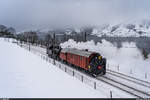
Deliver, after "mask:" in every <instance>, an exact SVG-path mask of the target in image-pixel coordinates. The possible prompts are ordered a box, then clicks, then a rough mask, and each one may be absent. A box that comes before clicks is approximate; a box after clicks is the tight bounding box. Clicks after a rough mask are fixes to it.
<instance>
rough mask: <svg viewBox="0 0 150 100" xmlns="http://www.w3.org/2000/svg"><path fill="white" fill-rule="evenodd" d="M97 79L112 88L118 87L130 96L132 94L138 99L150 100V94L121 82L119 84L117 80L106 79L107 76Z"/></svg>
mask: <svg viewBox="0 0 150 100" xmlns="http://www.w3.org/2000/svg"><path fill="white" fill-rule="evenodd" d="M96 79H97V80H100V81H102V82H105V83H107V84H109V85H111V86H114V87H116V88H118V89H120V90H122V91H124V92H127V93H128V94H131V95H133V96H135V97H138V98H149V97H150V94H148V93H146V92H144V91H141V90H138V89H135V88H133V87H131V86H128V85H126V84H123V83H121V82H118V81H116V80H113V79H111V78H108V77H105V76H101V77H97V78H96Z"/></svg>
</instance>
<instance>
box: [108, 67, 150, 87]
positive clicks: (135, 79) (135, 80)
mask: <svg viewBox="0 0 150 100" xmlns="http://www.w3.org/2000/svg"><path fill="white" fill-rule="evenodd" d="M107 73H108V74H111V75H113V76H117V77H120V78H122V79H126V80H128V81H131V82H134V83H137V84H139V85H143V86H145V87H147V88H150V82H147V81H144V80H140V79H137V78H134V77H131V76H128V75H125V74H122V73H118V72H115V71H112V70H109V69H107Z"/></svg>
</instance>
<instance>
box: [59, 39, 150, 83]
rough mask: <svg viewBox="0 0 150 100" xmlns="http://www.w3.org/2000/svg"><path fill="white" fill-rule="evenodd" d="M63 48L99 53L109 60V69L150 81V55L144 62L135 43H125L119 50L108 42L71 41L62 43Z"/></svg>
mask: <svg viewBox="0 0 150 100" xmlns="http://www.w3.org/2000/svg"><path fill="white" fill-rule="evenodd" d="M61 46H62V47H63V48H66V47H69V48H78V49H89V50H90V51H96V52H99V53H100V54H101V55H102V56H103V57H105V58H106V59H107V69H111V70H114V71H118V72H121V73H124V74H126V75H129V76H133V77H136V78H139V79H142V80H146V81H150V55H149V58H148V59H146V60H144V59H143V56H142V54H141V52H140V50H139V49H138V48H137V47H136V45H135V43H127V42H125V43H123V45H122V48H120V49H118V48H117V47H116V46H114V44H111V43H110V42H108V41H106V40H102V43H97V44H95V43H94V41H87V42H78V43H77V42H75V41H74V40H71V39H70V40H69V41H67V42H64V43H62V44H61ZM127 47H131V48H127Z"/></svg>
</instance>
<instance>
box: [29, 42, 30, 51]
mask: <svg viewBox="0 0 150 100" xmlns="http://www.w3.org/2000/svg"><path fill="white" fill-rule="evenodd" d="M29 51H30V43H29Z"/></svg>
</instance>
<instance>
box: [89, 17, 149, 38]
mask: <svg viewBox="0 0 150 100" xmlns="http://www.w3.org/2000/svg"><path fill="white" fill-rule="evenodd" d="M92 35H96V36H99V37H101V36H111V37H150V20H148V19H142V20H136V21H131V22H126V23H121V24H115V25H113V24H104V25H102V26H100V27H98V28H94V29H93V32H92Z"/></svg>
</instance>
